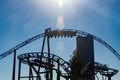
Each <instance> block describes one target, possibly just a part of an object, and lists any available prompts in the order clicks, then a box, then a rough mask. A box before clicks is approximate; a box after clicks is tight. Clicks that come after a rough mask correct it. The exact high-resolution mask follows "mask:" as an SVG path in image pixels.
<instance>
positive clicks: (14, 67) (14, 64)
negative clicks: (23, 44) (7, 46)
mask: <svg viewBox="0 0 120 80" xmlns="http://www.w3.org/2000/svg"><path fill="white" fill-rule="evenodd" d="M15 69H16V50H14V58H13V73H12V80H15Z"/></svg>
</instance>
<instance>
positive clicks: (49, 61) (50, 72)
mask: <svg viewBox="0 0 120 80" xmlns="http://www.w3.org/2000/svg"><path fill="white" fill-rule="evenodd" d="M47 44H48V63H49V77H50V80H52V78H53V77H52V70H51V58H50V43H49V36H47Z"/></svg>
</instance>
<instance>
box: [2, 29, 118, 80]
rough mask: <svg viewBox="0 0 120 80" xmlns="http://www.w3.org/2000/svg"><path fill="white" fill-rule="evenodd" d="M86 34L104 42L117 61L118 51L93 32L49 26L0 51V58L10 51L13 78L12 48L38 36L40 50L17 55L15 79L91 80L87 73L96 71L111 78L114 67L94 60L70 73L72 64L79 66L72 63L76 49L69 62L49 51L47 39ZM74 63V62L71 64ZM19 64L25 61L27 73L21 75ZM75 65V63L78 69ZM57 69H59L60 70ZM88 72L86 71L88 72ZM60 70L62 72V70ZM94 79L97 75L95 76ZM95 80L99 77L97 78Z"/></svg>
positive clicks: (14, 48) (17, 47)
mask: <svg viewBox="0 0 120 80" xmlns="http://www.w3.org/2000/svg"><path fill="white" fill-rule="evenodd" d="M75 36H81V37H88V38H92V39H94V40H96V41H97V42H99V43H101V44H102V45H104V46H105V47H106V48H107V49H109V50H110V51H111V52H112V53H113V55H115V56H116V57H117V59H119V60H120V54H119V53H118V52H117V51H115V50H114V49H113V48H112V47H111V46H110V45H109V44H107V43H106V42H105V41H103V40H102V39H100V38H98V37H97V36H95V35H92V34H90V33H87V32H84V31H81V30H74V29H60V30H51V28H48V29H45V32H44V33H41V34H38V35H36V36H34V37H32V38H29V39H28V40H25V41H24V42H22V43H20V44H18V45H17V46H15V47H13V48H11V49H10V50H8V51H6V52H4V53H2V54H0V59H3V58H5V57H7V56H9V55H10V54H14V63H13V75H12V80H15V66H16V51H17V50H19V49H20V48H22V47H24V46H25V45H27V44H29V43H32V42H34V41H36V40H38V39H40V38H43V43H42V49H41V52H30V53H24V54H21V55H19V56H18V60H19V68H18V80H22V79H23V78H25V79H29V80H35V79H36V80H43V77H42V75H43V74H44V76H45V77H44V78H45V79H44V80H61V77H62V78H63V79H62V80H64V79H65V80H94V79H93V78H90V77H91V76H92V77H93V76H95V75H96V74H97V73H100V74H101V75H102V76H106V77H108V80H111V77H112V76H113V75H115V74H117V72H118V70H116V69H112V68H109V67H107V66H106V65H105V64H101V63H98V62H88V64H86V65H85V66H84V67H82V69H80V70H77V72H76V73H77V74H76V75H74V71H73V70H74V69H73V66H75V65H80V64H78V63H76V62H77V61H78V60H77V57H78V56H77V55H78V54H77V51H76V52H75V54H73V56H72V58H71V59H70V61H69V62H67V61H65V60H64V59H62V58H61V57H59V56H57V55H55V54H52V53H51V52H50V42H49V39H51V38H59V37H67V38H69V37H75ZM46 40H47V49H48V51H46V52H44V47H45V42H46ZM74 63H75V64H74ZM21 64H26V65H28V67H29V73H28V74H29V76H21V72H22V69H21ZM78 67H79V66H75V68H78ZM61 68H62V69H63V70H61ZM54 71H55V72H56V79H53V78H54V77H53V75H54V74H55V73H54V74H53V72H54ZM91 71H92V73H89V72H91ZM63 72H64V73H63ZM97 79H98V78H97ZM98 80H99V79H98Z"/></svg>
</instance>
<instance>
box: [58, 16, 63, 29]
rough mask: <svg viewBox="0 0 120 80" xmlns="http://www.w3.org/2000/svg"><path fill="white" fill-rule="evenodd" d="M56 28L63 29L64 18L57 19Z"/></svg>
mask: <svg viewBox="0 0 120 80" xmlns="http://www.w3.org/2000/svg"><path fill="white" fill-rule="evenodd" d="M57 27H58V29H64V18H63V16H59V17H58V21H57Z"/></svg>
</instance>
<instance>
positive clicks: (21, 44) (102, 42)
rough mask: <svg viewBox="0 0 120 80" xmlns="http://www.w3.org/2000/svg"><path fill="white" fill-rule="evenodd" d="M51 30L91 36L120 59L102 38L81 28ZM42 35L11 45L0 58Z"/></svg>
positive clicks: (42, 35) (119, 55)
mask: <svg viewBox="0 0 120 80" xmlns="http://www.w3.org/2000/svg"><path fill="white" fill-rule="evenodd" d="M52 31H56V32H59V31H62V32H63V33H64V32H66V31H70V32H75V33H76V35H78V36H88V37H92V38H93V39H94V40H96V41H98V42H99V43H101V44H103V45H104V46H105V47H106V48H108V49H109V50H110V51H111V52H112V53H113V54H114V55H115V56H116V57H117V58H118V59H119V60H120V54H118V52H117V51H115V50H114V49H113V48H112V47H111V46H110V45H109V44H107V43H106V42H105V41H103V40H102V39H100V38H98V37H97V36H95V35H92V34H90V33H87V32H84V31H81V30H73V29H63V30H51V32H52ZM44 35H45V33H42V34H38V35H36V36H34V37H32V38H30V39H28V40H26V41H24V42H22V43H20V44H18V45H17V46H15V47H13V48H12V49H10V50H8V51H6V52H4V53H2V54H0V59H3V58H5V57H7V56H8V55H10V54H12V53H13V52H14V50H18V49H20V48H22V47H23V46H25V45H27V44H29V43H31V42H33V41H35V40H37V39H40V38H42V37H44Z"/></svg>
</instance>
